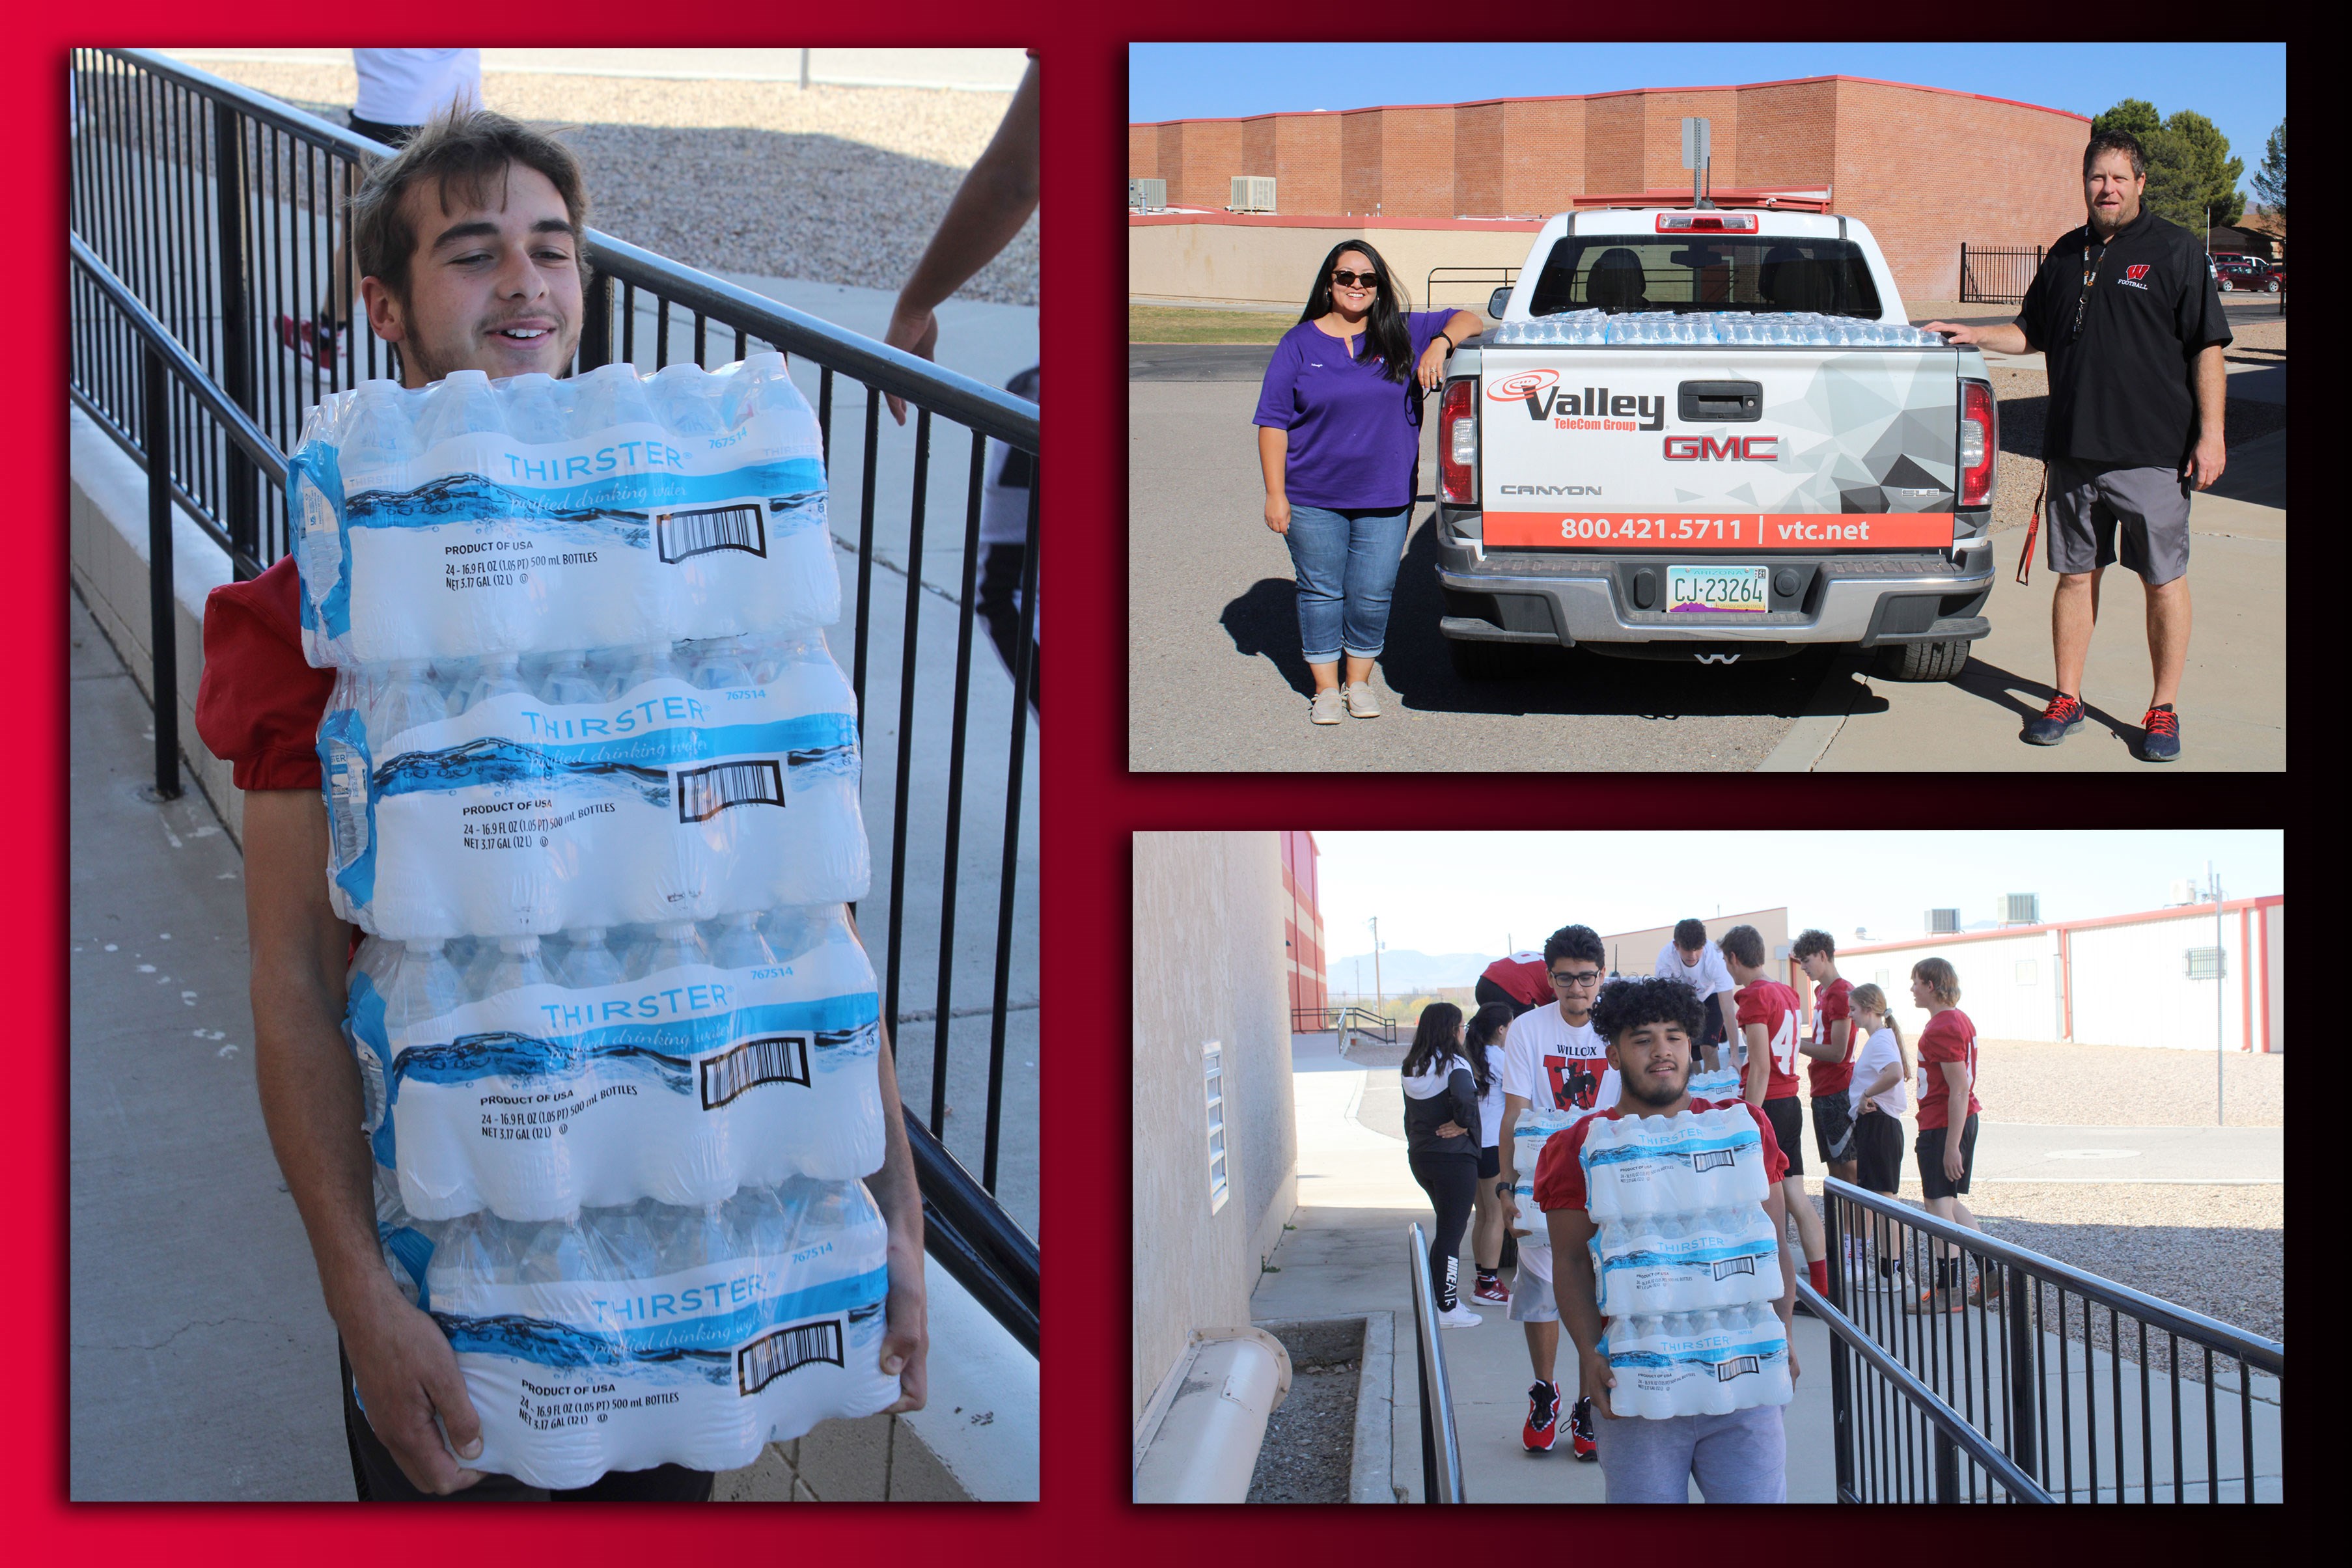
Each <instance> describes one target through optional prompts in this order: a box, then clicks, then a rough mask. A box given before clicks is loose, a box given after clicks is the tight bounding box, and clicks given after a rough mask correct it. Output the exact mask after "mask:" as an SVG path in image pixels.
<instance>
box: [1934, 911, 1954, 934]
mask: <svg viewBox="0 0 2352 1568" xmlns="http://www.w3.org/2000/svg"><path fill="white" fill-rule="evenodd" d="M1959 929H1960V912H1959V911H1958V910H1957V909H1931V910H1929V911H1927V935H1928V936H1954V935H1956V934H1957V933H1958V931H1959Z"/></svg>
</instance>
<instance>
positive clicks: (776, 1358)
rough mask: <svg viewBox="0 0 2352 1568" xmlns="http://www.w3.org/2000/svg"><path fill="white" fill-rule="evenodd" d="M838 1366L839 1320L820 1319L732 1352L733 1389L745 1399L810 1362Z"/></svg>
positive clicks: (793, 1325)
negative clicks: (733, 1360) (733, 1367)
mask: <svg viewBox="0 0 2352 1568" xmlns="http://www.w3.org/2000/svg"><path fill="white" fill-rule="evenodd" d="M817 1361H823V1362H830V1363H831V1364H834V1365H835V1366H839V1365H840V1364H841V1320H840V1319H839V1318H824V1319H822V1320H820V1321H819V1322H813V1323H793V1324H792V1325H791V1326H790V1327H787V1328H780V1329H778V1330H777V1331H776V1332H775V1333H771V1334H764V1335H762V1336H761V1337H760V1338H758V1339H755V1340H753V1341H752V1342H751V1343H750V1344H747V1345H745V1346H744V1347H743V1348H742V1349H741V1350H739V1351H737V1352H736V1353H735V1388H736V1392H737V1393H739V1394H742V1395H745V1396H750V1395H753V1394H757V1393H758V1392H760V1390H761V1389H762V1388H765V1387H766V1386H768V1385H769V1384H771V1383H773V1382H774V1381H775V1380H776V1379H777V1378H779V1377H782V1376H783V1375H784V1374H786V1373H788V1372H794V1371H797V1370H799V1369H800V1368H801V1367H803V1366H806V1365H808V1364H810V1363H811V1362H817Z"/></svg>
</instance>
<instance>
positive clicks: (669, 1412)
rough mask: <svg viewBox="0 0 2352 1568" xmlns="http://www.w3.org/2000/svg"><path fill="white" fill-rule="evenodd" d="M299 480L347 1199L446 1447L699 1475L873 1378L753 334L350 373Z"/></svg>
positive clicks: (788, 390)
mask: <svg viewBox="0 0 2352 1568" xmlns="http://www.w3.org/2000/svg"><path fill="white" fill-rule="evenodd" d="M288 495H289V516H290V527H291V528H293V530H294V536H295V537H294V539H293V547H294V549H295V551H296V553H297V556H298V560H299V568H300V571H301V577H302V587H303V595H302V615H303V626H302V630H303V637H304V645H305V652H306V653H307V655H308V657H309V658H310V662H311V663H312V664H316V665H319V666H321V667H325V666H332V667H333V668H334V669H335V671H336V680H335V689H334V695H333V698H332V700H331V703H330V705H329V708H328V712H327V715H326V717H325V719H324V721H323V722H322V723H321V724H320V729H319V754H320V764H321V768H322V770H323V776H324V777H323V788H324V790H325V793H326V798H327V807H328V815H329V821H330V826H331V847H330V859H329V863H328V866H327V867H326V874H327V877H328V883H329V889H330V894H331V898H332V901H333V904H334V907H335V911H336V913H337V914H338V915H341V916H342V917H343V918H345V919H347V920H350V921H352V923H354V924H356V925H359V926H360V927H362V929H363V930H364V931H365V932H366V933H367V934H368V935H367V939H366V941H365V942H364V943H363V944H362V947H361V949H360V952H359V954H358V956H357V957H356V958H355V959H354V961H353V964H352V972H351V981H350V1006H349V1010H348V1014H347V1017H346V1020H345V1032H346V1034H347V1037H348V1039H349V1042H350V1044H351V1047H352V1051H353V1052H354V1053H355V1054H356V1056H357V1058H358V1061H359V1064H360V1070H361V1076H362V1082H363V1084H364V1088H365V1096H366V1116H367V1122H366V1130H367V1134H368V1136H369V1137H370V1139H371V1140H372V1144H373V1149H374V1152H375V1157H376V1165H377V1182H376V1190H377V1212H378V1231H379V1234H380V1236H381V1237H382V1239H383V1246H384V1251H385V1256H386V1260H387V1261H388V1262H389V1263H390V1264H391V1266H392V1269H393V1272H394V1277H395V1278H396V1279H398V1280H400V1281H402V1282H403V1284H404V1288H406V1289H409V1290H412V1291H414V1293H415V1301H416V1303H417V1305H418V1306H419V1307H421V1308H423V1309H424V1310H425V1311H426V1312H430V1313H431V1314H432V1315H433V1317H434V1319H435V1321H436V1322H438V1323H439V1325H440V1326H441V1328H442V1330H443V1331H444V1332H445V1333H447V1335H448V1336H449V1340H450V1343H451V1344H452V1345H453V1346H454V1347H455V1349H456V1351H457V1360H458V1364H459V1366H460V1368H461V1369H462V1370H463V1372H464V1374H465V1376H466V1379H467V1389H468V1392H469V1394H470V1396H471V1397H472V1399H473V1402H474V1406H475V1409H476V1411H477V1412H478V1415H479V1416H480V1417H481V1420H482V1426H483V1442H484V1452H483V1454H482V1456H481V1458H479V1459H478V1460H476V1461H472V1462H473V1463H474V1464H475V1465H476V1466H477V1468H480V1469H488V1470H492V1471H497V1472H500V1473H504V1474H509V1475H513V1476H517V1477H520V1479H523V1480H525V1481H527V1482H530V1483H531V1484H534V1485H539V1486H547V1487H572V1486H580V1485H584V1484H586V1483H587V1482H589V1481H591V1480H593V1479H594V1478H595V1477H597V1476H599V1475H601V1474H603V1473H604V1471H606V1470H608V1469H645V1468H647V1467H650V1466H653V1465H657V1464H663V1463H677V1464H685V1465H689V1466H692V1467H695V1468H698V1469H727V1468H730V1467H733V1466H739V1465H743V1464H748V1463H749V1462H751V1459H753V1458H755V1457H756V1456H757V1455H758V1453H759V1451H760V1448H761V1445H762V1444H764V1443H766V1442H768V1441H771V1440H774V1439H782V1438H790V1437H797V1436H799V1435H800V1434H801V1433H803V1432H804V1431H806V1430H807V1429H808V1428H809V1427H812V1426H813V1425H814V1424H815V1423H816V1422H818V1421H820V1420H823V1419H824V1418H826V1417H828V1416H860V1415H866V1414H870V1413H871V1412H873V1411H876V1410H879V1409H881V1408H883V1407H884V1406H887V1405H888V1404H889V1403H890V1402H891V1401H892V1400H893V1399H895V1398H896V1397H897V1394H898V1389H897V1385H896V1380H895V1379H892V1378H887V1377H885V1376H884V1375H882V1373H881V1371H880V1368H879V1362H880V1347H881V1340H882V1334H883V1328H884V1299H885V1294H886V1284H887V1271H886V1268H885V1232H884V1227H883V1224H882V1220H881V1218H880V1216H879V1214H878V1212H877V1210H876V1208H875V1207H874V1203H873V1200H872V1199H871V1197H869V1196H868V1195H867V1193H866V1188H865V1186H863V1185H862V1183H861V1182H860V1180H859V1178H860V1177H862V1176H866V1175H868V1174H869V1173H871V1172H873V1171H875V1170H877V1169H878V1168H879V1167H880V1166H881V1164H882V1151H883V1128H882V1114H881V1105H880V1092H879V1084H878V1078H877V1057H878V1051H879V1047H880V1040H881V1035H880V1024H879V1020H880V1009H879V1006H878V1001H877V997H876V994H875V989H876V988H875V981H874V971H873V968H872V967H871V965H870V964H869V962H868V961H867V958H866V954H865V951H864V949H863V948H862V947H861V946H860V945H859V943H858V940H857V937H856V933H855V931H854V930H853V928H852V927H851V925H850V924H849V921H848V918H847V914H846V911H845V908H844V905H845V904H846V903H849V902H851V901H854V900H856V898H858V897H859V896H860V895H861V894H863V893H864V892H865V890H866V882H867V876H868V865H867V853H866V831H865V826H864V820H863V817H862V815H861V813H860V810H859V800H858V783H859V771H858V753H857V720H856V699H855V698H854V696H853V695H852V694H851V692H850V690H849V686H848V683H847V682H846V681H845V680H844V679H843V677H842V674H841V671H840V668H839V667H838V666H837V665H836V664H835V663H834V662H833V659H832V657H831V655H830V654H829V653H827V652H826V648H825V644H824V638H823V634H822V628H824V626H826V625H828V624H830V623H831V622H833V621H835V619H836V618H837V616H838V614H839V612H840V590H839V582H838V579H837V577H836V575H835V565H834V559H833V544H832V538H831V534H830V530H829V529H828V528H827V526H826V522H825V509H824V461H823V456H822V454H821V451H820V446H819V436H818V432H817V428H816V422H815V420H814V417H813V415H812V414H811V413H810V410H809V407H808V403H807V402H806V400H805V399H803V397H802V396H801V395H800V393H799V392H798V391H796V390H795V389H794V387H793V384H792V382H791V381H790V379H789V378H788V376H787V374H786V369H785V364H784V360H783V356H782V355H781V354H775V353H769V354H761V355H755V356H753V357H752V358H751V359H749V360H746V361H742V362H740V363H738V364H732V365H729V366H727V367H725V368H723V369H721V370H719V371H704V370H702V369H700V368H698V367H697V366H693V365H677V366H672V367H670V368H668V369H667V370H665V371H661V372H659V373H658V374H656V375H654V376H651V377H646V378H641V377H640V376H639V375H638V374H637V372H636V371H635V370H633V369H631V368H630V367H628V366H625V365H611V366H606V367H604V368H602V369H600V370H596V371H591V372H589V373H587V374H585V375H583V376H580V377H577V378H574V379H572V380H569V381H561V382H559V381H555V380H551V379H550V378H549V377H547V376H543V375H530V376H519V377H515V378H513V379H511V380H508V381H501V382H495V383H494V382H490V381H488V379H487V378H485V377H484V376H483V375H482V374H481V373H480V372H479V371H457V372H455V373H453V374H451V375H450V376H448V377H447V378H446V380H444V381H441V382H436V383H434V384H433V385H432V386H430V387H427V388H425V389H422V390H404V389H402V388H401V387H399V386H397V385H395V384H394V383H392V382H369V383H366V384H365V385H363V386H361V387H359V388H357V389H356V390H354V391H352V392H343V393H339V394H336V395H334V396H332V397H330V398H328V399H326V400H325V401H324V402H321V403H320V406H319V408H318V410H317V411H316V412H315V413H313V414H312V416H311V418H310V423H308V425H307V426H306V428H305V430H304V439H303V444H302V447H301V450H300V452H299V454H298V455H297V456H296V458H295V461H294V464H293V471H292V474H291V476H290V477H289V481H288Z"/></svg>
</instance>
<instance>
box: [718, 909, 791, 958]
mask: <svg viewBox="0 0 2352 1568" xmlns="http://www.w3.org/2000/svg"><path fill="white" fill-rule="evenodd" d="M760 915H761V912H760V911H758V910H749V911H746V912H744V913H742V914H740V915H728V916H727V917H726V918H725V919H724V920H722V921H720V922H719V939H718V940H717V941H716V942H714V943H712V944H711V947H710V959H711V962H713V963H715V964H717V965H718V966H719V967H720V968H722V969H763V968H766V967H769V966H770V965H772V964H773V963H774V962H775V961H776V954H775V949H773V948H772V947H770V946H768V942H767V938H765V937H763V936H761V935H760Z"/></svg>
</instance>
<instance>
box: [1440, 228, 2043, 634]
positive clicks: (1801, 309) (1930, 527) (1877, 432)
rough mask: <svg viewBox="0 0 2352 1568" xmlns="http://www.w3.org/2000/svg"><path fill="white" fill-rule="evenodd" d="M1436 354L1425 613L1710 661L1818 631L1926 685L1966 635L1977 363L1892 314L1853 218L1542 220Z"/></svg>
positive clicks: (1980, 564)
mask: <svg viewBox="0 0 2352 1568" xmlns="http://www.w3.org/2000/svg"><path fill="white" fill-rule="evenodd" d="M1488 313H1489V314H1490V315H1492V316H1496V317H1498V318H1499V319H1500V320H1499V325H1498V326H1496V328H1494V329H1491V330H1489V331H1487V332H1486V333H1484V334H1482V335H1481V336H1479V337H1476V338H1473V339H1471V340H1469V341H1468V342H1467V343H1465V344H1464V345H1462V348H1461V350H1460V351H1459V352H1457V353H1456V354H1455V355H1454V359H1453V361H1452V362H1451V364H1450V365H1449V366H1448V367H1447V376H1448V380H1447V382H1446V384H1445V389H1444V398H1443V401H1442V402H1441V403H1440V404H1439V427H1438V438H1437V451H1438V468H1439V474H1438V481H1439V482H1438V486H1437V546H1438V577H1439V582H1440V585H1441V587H1442V588H1443V590H1444V599H1445V610H1444V620H1443V621H1442V622H1440V630H1442V631H1443V632H1444V634H1445V636H1446V637H1447V638H1448V639H1449V642H1448V646H1449V648H1450V649H1451V650H1452V653H1453V655H1454V665H1455V668H1456V669H1457V670H1459V671H1460V672H1461V673H1462V674H1464V675H1465V676H1466V677H1469V678H1473V679H1489V678H1495V677H1497V676H1501V675H1504V674H1509V673H1511V672H1512V669H1513V667H1514V666H1515V665H1516V664H1517V662H1518V661H1517V656H1516V647H1515V645H1525V644H1529V643H1539V644H1550V645H1554V646H1560V647H1570V646H1577V647H1586V648H1590V649H1591V650H1592V651H1593V652H1595V653H1612V654H1617V655H1621V656H1625V657H1633V658H1652V659H1660V658H1663V659H1696V660H1698V661H1700V662H1703V663H1709V664H1733V663H1736V662H1738V661H1740V660H1743V659H1747V660H1755V659H1769V658H1775V657H1780V656H1783V655H1786V654H1790V653H1795V652H1797V651H1798V650H1799V649H1800V648H1801V647H1802V646H1804V645H1807V644H1811V643H1848V644H1854V645H1858V646H1860V647H1864V648H1874V649H1879V650H1883V652H1882V653H1881V655H1880V665H1881V668H1882V670H1883V671H1884V672H1885V674H1890V675H1894V676H1896V677H1898V678H1902V679H1908V680H1939V679H1949V678H1951V677H1953V676H1956V675H1958V674H1959V672H1960V668H1961V666H1962V665H1963V664H1966V663H1967V662H1968V656H1969V643H1972V642H1973V641H1975V640H1976V639H1977V638H1979V637H1982V636H1984V635H1985V634H1986V632H1988V631H1989V630H1990V627H1989V625H1988V623H1987V622H1986V621H1985V619H1984V618H1983V616H1982V615H1980V614H1979V611H1981V610H1982V609H1983V608H1984V602H1985V600H1986V598H1987V597H1988V596H1989V595H1990V592H1991V591H1992V573H1993V566H1992V549H1991V541H1990V538H1989V537H1988V533H1987V530H1988V527H1989V525H1990V519H1991V515H1992V487H1993V465H1994V459H1995V455H1996V454H1997V453H1998V451H1999V449H2000V439H1999V428H1998V415H1997V414H1996V413H1995V409H1994V403H1993V394H1992V383H1991V382H1990V379H1989V378H1988V376H1987V374H1986V371H1985V366H1984V360H1983V357H1982V356H1981V355H1980V354H1979V352H1978V351H1977V350H1975V349H1973V348H1960V347H1955V346H1952V345H1949V344H1947V343H1945V342H1944V341H1943V340H1941V339H1940V338H1938V337H1937V336H1936V335H1935V334H1933V333H1928V332H1924V331H1921V330H1919V329H1915V328H1913V327H1911V326H1910V325H1908V323H1907V322H1906V320H1905V318H1904V312H1903V301H1902V298H1900V296H1899V295H1898V294H1897V293H1896V290H1895V280H1894V277H1892V276H1891V275H1890V274H1889V273H1888V271H1887V267H1886V262H1885V258H1884V257H1883V256H1881V255H1880V254H1879V250H1878V246H1877V243H1876V242H1875V241H1874V239H1873V238H1872V237H1871V235H1870V231H1869V230H1868V229H1867V228H1865V227H1864V226H1863V225H1861V224H1860V223H1858V222H1856V221H1854V220H1853V219H1850V218H1843V217H1838V216H1836V215H1834V214H1821V213H1791V212H1780V211H1754V210H1727V209H1711V208H1705V209H1703V208H1610V209H1606V210H1601V211H1588V212H1578V213H1570V214H1561V215H1559V216H1558V217H1555V218H1553V219H1552V220H1551V221H1550V222H1549V223H1548V224H1546V225H1544V227H1543V230H1542V232H1541V233H1539V234H1538V235H1537V236H1536V242H1535V246H1534V247H1533V249H1531V250H1530V251H1529V252H1528V261H1527V265H1526V267H1524V269H1522V270H1521V272H1520V274H1519V277H1518V280H1517V283H1516V284H1515V285H1514V286H1512V287H1509V288H1507V289H1498V290H1496V294H1495V298H1494V299H1493V300H1492V301H1490V303H1489V310H1488Z"/></svg>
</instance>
